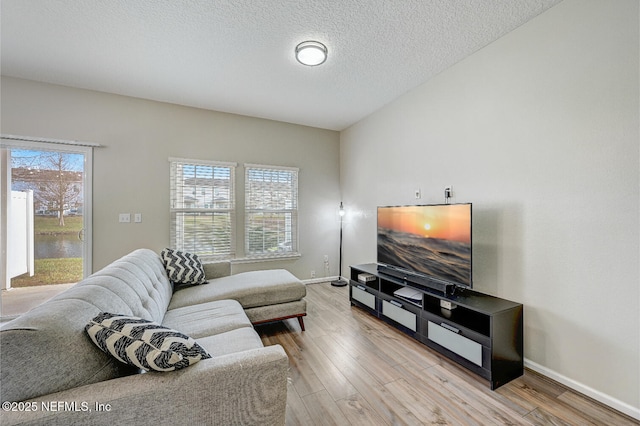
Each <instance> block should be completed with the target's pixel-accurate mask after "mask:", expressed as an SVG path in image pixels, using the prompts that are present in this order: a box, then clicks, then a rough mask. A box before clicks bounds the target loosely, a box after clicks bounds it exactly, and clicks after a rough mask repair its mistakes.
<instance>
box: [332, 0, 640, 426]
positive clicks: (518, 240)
mask: <svg viewBox="0 0 640 426" xmlns="http://www.w3.org/2000/svg"><path fill="white" fill-rule="evenodd" d="M638 21H639V11H638V2H637V1H635V0H626V1H624V0H619V1H615V2H611V1H606V0H588V1H587V0H565V1H564V2H562V3H560V4H559V5H557V6H555V7H554V8H552V9H550V10H549V11H547V12H546V13H544V14H542V15H541V16H539V17H538V18H536V19H534V20H533V21H531V22H529V23H528V24H526V25H524V26H523V27H521V28H519V29H517V30H516V31H514V32H512V33H510V34H508V35H506V36H505V37H503V38H501V39H500V40H498V41H496V42H495V43H493V44H491V45H489V46H488V47H486V48H484V49H482V50H480V51H479V52H476V54H474V55H472V56H471V57H469V58H467V59H466V60H464V61H462V62H461V63H459V64H457V65H456V66H454V67H452V68H451V69H449V70H447V71H445V72H443V73H442V74H440V75H439V76H437V77H436V78H434V79H432V80H431V81H429V82H427V83H426V84H424V85H422V86H420V87H418V88H416V89H414V90H412V91H410V92H409V93H407V94H406V95H405V96H403V97H401V98H400V99H398V100H397V101H395V102H393V103H391V104H390V105H388V106H386V107H385V108H383V109H382V110H380V111H378V112H376V113H374V114H373V115H371V116H370V117H368V118H367V119H365V120H363V121H361V122H360V123H358V124H356V125H354V126H352V127H351V128H349V129H347V130H346V131H343V132H342V134H341V154H340V159H341V175H342V178H341V186H342V191H343V199H344V202H345V205H346V206H347V208H349V209H350V212H351V217H350V220H349V222H348V223H347V225H346V227H345V262H344V263H345V264H346V265H350V264H357V263H366V262H372V261H375V257H376V248H375V247H376V243H375V235H376V217H375V212H376V210H375V209H376V206H378V205H394V204H414V203H416V200H415V199H414V190H415V189H417V188H421V190H422V194H423V197H422V199H420V200H418V201H419V203H420V204H427V203H441V202H443V201H444V197H443V190H444V187H445V186H447V185H453V187H454V193H455V201H457V202H467V201H470V202H473V203H474V217H473V239H474V240H473V249H474V259H473V261H474V287H475V288H476V289H477V290H479V291H482V292H486V293H490V294H493V295H498V296H501V297H504V298H508V299H512V300H515V301H518V302H522V303H524V305H525V356H526V358H527V359H528V365H530V366H532V367H535V368H537V369H539V370H542V371H545V372H546V373H547V374H550V375H552V376H553V377H555V378H557V379H560V380H562V381H564V382H565V383H568V384H570V385H572V386H575V387H576V388H579V389H580V390H582V391H584V392H587V393H589V394H590V395H591V396H594V397H596V398H599V399H600V400H603V401H605V402H607V403H609V404H612V405H614V406H615V407H616V408H618V409H621V410H623V411H625V412H627V413H630V414H632V415H635V416H636V417H640V369H639V364H640V350H639V346H640V314H639V312H640V300H639V299H640V294H639V290H638V287H639V282H640V275H639V264H638V262H639V256H640V253H639V248H638V245H639V233H640V228H639V220H640V219H639V215H640V209H639V182H640V178H639V155H640V154H639V124H640V123H639V112H640V110H639V106H638V93H639V84H638V79H639V72H638V69H639V68H638V51H639V33H638ZM346 273H347V270H346V267H345V270H344V271H343V274H346Z"/></svg>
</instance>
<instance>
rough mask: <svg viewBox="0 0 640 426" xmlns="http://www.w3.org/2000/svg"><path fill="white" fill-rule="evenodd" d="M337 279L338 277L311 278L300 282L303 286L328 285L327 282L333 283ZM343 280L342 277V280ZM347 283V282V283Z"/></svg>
mask: <svg viewBox="0 0 640 426" xmlns="http://www.w3.org/2000/svg"><path fill="white" fill-rule="evenodd" d="M337 279H338V276H335V277H322V278H311V279H308V280H301V281H302V283H303V284H305V285H306V284H318V283H328V282H329V281H335V280H337ZM342 279H343V280H344V277H343V278H342ZM347 282H348V281H347Z"/></svg>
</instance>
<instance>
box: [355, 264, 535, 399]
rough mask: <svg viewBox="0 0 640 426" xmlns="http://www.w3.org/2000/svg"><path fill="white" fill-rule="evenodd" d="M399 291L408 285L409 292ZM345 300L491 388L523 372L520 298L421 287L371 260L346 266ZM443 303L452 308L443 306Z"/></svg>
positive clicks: (465, 290)
mask: <svg viewBox="0 0 640 426" xmlns="http://www.w3.org/2000/svg"><path fill="white" fill-rule="evenodd" d="M363 274H364V275H368V276H369V279H365V278H364V277H361V275H363ZM371 278H373V279H371ZM404 290H410V291H409V292H408V293H410V295H409V296H408V297H407V296H405V291H404ZM349 299H350V301H351V304H352V305H354V306H358V307H360V308H362V309H364V310H366V311H367V312H369V313H370V314H372V315H374V316H376V317H377V318H380V319H381V320H383V321H385V322H387V323H388V324H390V325H392V326H394V327H396V328H397V329H399V330H401V331H402V332H404V333H406V334H408V335H409V336H411V337H413V338H414V339H416V340H418V341H420V342H421V343H423V344H425V345H426V346H428V347H429V348H431V349H434V350H436V351H437V352H439V353H441V354H442V355H444V356H446V357H447V358H449V359H451V360H453V361H455V362H457V363H458V364H460V365H462V366H464V367H466V368H467V369H469V370H471V371H473V372H475V373H476V374H478V375H479V376H481V377H483V378H485V379H487V380H489V382H490V385H491V389H496V388H498V387H499V386H502V385H503V384H505V383H507V382H509V381H511V380H513V379H515V378H516V377H519V376H521V375H522V374H523V371H524V364H523V349H524V348H523V306H522V304H520V303H515V302H511V301H509V300H505V299H501V298H498V297H493V296H489V295H486V294H482V293H479V292H477V291H474V290H471V289H466V288H458V289H457V290H456V286H451V287H446V288H445V290H444V291H437V290H434V289H433V288H431V287H426V288H423V287H422V286H421V285H416V283H415V282H414V281H413V280H407V277H405V276H403V277H397V276H395V275H392V274H388V273H386V270H385V272H383V271H382V270H380V271H379V270H378V265H377V264H375V263H371V264H364V265H355V266H351V276H350V280H349ZM448 304H451V305H452V306H453V309H445V308H443V307H442V306H443V305H445V306H446V305H448Z"/></svg>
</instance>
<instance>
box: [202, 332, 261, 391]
mask: <svg viewBox="0 0 640 426" xmlns="http://www.w3.org/2000/svg"><path fill="white" fill-rule="evenodd" d="M198 343H200V345H201V346H202V347H203V348H205V349H206V350H207V352H209V353H210V354H211V356H214V357H219V356H222V355H229V354H234V353H238V352H243V351H248V350H251V349H259V348H262V347H264V345H263V344H262V340H261V339H260V336H259V335H258V333H257V332H256V331H255V330H254V329H253V327H243V328H238V329H235V330H231V331H227V332H225V333H220V334H215V335H213V336H207V337H203V338H201V339H198ZM213 385H215V384H213Z"/></svg>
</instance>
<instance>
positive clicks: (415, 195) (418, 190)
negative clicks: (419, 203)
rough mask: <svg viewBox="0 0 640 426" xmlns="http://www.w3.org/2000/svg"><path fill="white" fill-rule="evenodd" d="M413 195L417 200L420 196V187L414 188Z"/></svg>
mask: <svg viewBox="0 0 640 426" xmlns="http://www.w3.org/2000/svg"><path fill="white" fill-rule="evenodd" d="M413 195H414V197H416V200H419V199H420V198H422V191H420V188H418V189H416V190H415V192H414V193H413Z"/></svg>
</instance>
